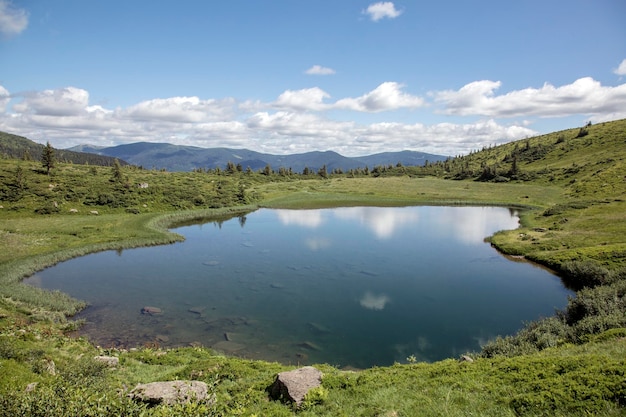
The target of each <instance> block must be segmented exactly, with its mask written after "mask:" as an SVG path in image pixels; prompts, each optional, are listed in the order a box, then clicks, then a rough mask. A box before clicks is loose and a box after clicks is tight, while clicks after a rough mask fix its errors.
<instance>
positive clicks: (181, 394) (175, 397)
mask: <svg viewBox="0 0 626 417" xmlns="http://www.w3.org/2000/svg"><path fill="white" fill-rule="evenodd" d="M128 396H129V397H130V398H132V399H133V400H135V401H140V402H144V403H148V404H167V405H174V404H180V403H187V402H191V401H196V402H199V401H205V400H207V399H209V388H208V386H207V384H205V383H204V382H202V381H167V382H151V383H149V384H139V385H137V386H136V387H135V388H134V389H133V390H132V391H131V392H130V394H128Z"/></svg>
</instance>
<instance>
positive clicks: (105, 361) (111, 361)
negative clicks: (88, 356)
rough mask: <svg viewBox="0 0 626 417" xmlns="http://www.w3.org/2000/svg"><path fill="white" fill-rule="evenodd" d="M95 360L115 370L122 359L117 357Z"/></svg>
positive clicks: (101, 357)
mask: <svg viewBox="0 0 626 417" xmlns="http://www.w3.org/2000/svg"><path fill="white" fill-rule="evenodd" d="M94 359H95V360H96V361H97V362H101V363H103V364H105V365H107V366H110V367H111V368H114V367H116V366H118V365H119V364H120V358H118V357H115V356H96V357H94Z"/></svg>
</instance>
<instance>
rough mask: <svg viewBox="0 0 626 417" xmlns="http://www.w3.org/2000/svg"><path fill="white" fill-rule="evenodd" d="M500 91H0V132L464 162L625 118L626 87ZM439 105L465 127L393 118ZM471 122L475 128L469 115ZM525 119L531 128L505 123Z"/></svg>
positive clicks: (589, 84)
mask: <svg viewBox="0 0 626 417" xmlns="http://www.w3.org/2000/svg"><path fill="white" fill-rule="evenodd" d="M499 88H501V83H500V82H498V81H489V80H483V81H476V82H473V83H469V84H467V85H466V86H464V87H462V88H461V89H459V90H454V91H441V92H433V93H430V94H429V95H428V96H426V98H421V97H417V96H413V95H411V94H408V93H406V92H404V91H403V87H402V85H401V84H398V83H395V82H385V83H383V84H381V85H380V86H378V87H377V88H376V89H374V90H372V91H370V92H367V93H365V94H363V95H362V96H360V97H356V98H354V97H347V98H341V99H339V100H336V101H334V102H333V101H331V96H330V94H329V93H327V92H326V91H324V90H322V89H320V88H318V87H313V88H308V89H302V90H287V91H285V92H284V93H282V94H281V95H280V96H279V97H278V98H277V99H276V100H275V101H272V102H261V101H243V102H239V101H237V100H235V99H232V98H223V99H202V98H199V97H170V98H158V99H153V100H146V101H142V102H139V103H137V104H134V105H131V106H128V107H124V108H107V107H106V106H103V105H98V104H95V103H90V95H89V92H88V91H86V90H84V89H81V88H78V87H65V88H59V89H55V90H43V91H35V92H26V93H23V92H22V93H15V94H12V93H11V92H9V91H8V90H7V89H6V88H5V87H4V86H0V131H7V132H11V133H15V134H18V135H22V136H26V137H29V138H31V139H34V140H38V141H43V142H45V141H46V140H51V143H53V145H54V146H57V147H69V146H73V145H77V144H81V143H91V144H96V145H104V146H112V145H117V144H122V143H130V142H139V141H147V142H165V141H167V142H171V143H174V144H179V145H196V146H202V147H223V146H226V147H233V148H248V149H253V150H256V151H259V152H267V153H274V154H287V153H290V154H293V153H303V152H308V151H313V150H333V151H336V152H338V153H340V154H342V155H346V156H359V155H369V154H373V153H378V152H386V151H401V150H418V151H423V152H429V153H434V154H442V155H460V154H465V153H468V152H470V151H472V150H476V149H481V148H482V147H485V146H489V145H493V144H500V143H505V142H509V141H512V140H517V139H523V138H525V137H530V136H533V135H536V134H538V133H539V132H537V131H536V130H533V129H532V120H533V117H534V118H536V117H558V116H559V115H564V116H572V115H577V114H581V115H583V114H584V115H585V116H586V117H589V116H590V119H591V120H592V121H593V122H594V123H596V122H601V121H608V120H616V119H619V118H626V110H625V109H626V84H624V85H618V86H615V87H608V86H602V85H601V84H600V83H599V82H597V81H594V80H593V79H591V78H581V79H580V80H577V81H576V82H574V83H572V84H569V85H565V86H561V87H554V86H552V85H550V84H545V85H544V86H543V87H541V88H527V89H523V90H517V91H511V92H508V93H506V94H502V95H497V94H496V91H497V90H498V89H499ZM427 99H428V100H429V101H427ZM432 104H434V105H436V106H438V108H439V109H441V112H442V113H448V114H449V115H454V116H456V115H461V116H463V117H466V119H459V118H458V117H456V118H454V119H453V118H450V119H451V120H447V121H444V122H438V123H430V124H424V123H412V122H409V123H407V122H406V121H399V120H400V119H396V118H395V117H396V115H395V113H393V111H394V110H399V109H414V108H421V107H426V106H427V105H432ZM436 108H437V107H436ZM346 110H348V111H358V112H363V113H375V112H379V113H380V112H383V111H387V112H388V113H386V114H384V116H382V115H381V116H377V119H378V120H377V121H370V122H367V121H366V119H365V118H364V117H365V116H364V115H359V116H358V118H355V119H349V118H346V117H350V113H349V112H346ZM474 115H478V120H471V119H470V118H469V117H468V116H474ZM520 116H521V117H523V119H524V120H516V119H512V120H509V121H508V122H504V121H503V120H501V119H500V118H509V117H516V118H517V117H520ZM382 117H384V118H386V119H387V120H382V121H381V120H380V119H381V118H382ZM403 117H404V116H403ZM416 117H421V114H420V115H418V116H416ZM440 117H445V116H440ZM357 120H358V121H357ZM507 120H508V119H507ZM529 120H530V124H529V123H528V121H529ZM587 120H589V119H587Z"/></svg>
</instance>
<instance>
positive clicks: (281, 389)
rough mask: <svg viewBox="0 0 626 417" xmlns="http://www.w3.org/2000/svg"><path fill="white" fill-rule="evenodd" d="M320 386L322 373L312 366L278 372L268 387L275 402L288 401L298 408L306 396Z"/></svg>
mask: <svg viewBox="0 0 626 417" xmlns="http://www.w3.org/2000/svg"><path fill="white" fill-rule="evenodd" d="M320 385H322V372H321V371H320V370H319V369H316V368H314V367H312V366H305V367H303V368H299V369H296V370H293V371H287V372H280V373H279V374H278V375H277V376H276V380H275V381H274V383H273V384H272V385H271V386H270V388H269V391H270V396H271V397H272V398H273V399H275V400H283V401H290V402H292V403H295V404H296V405H297V406H299V405H300V404H301V403H302V401H303V400H304V397H305V396H306V394H307V393H308V392H309V391H310V390H312V389H313V388H317V387H319V386H320Z"/></svg>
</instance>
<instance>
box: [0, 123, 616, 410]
mask: <svg viewBox="0 0 626 417" xmlns="http://www.w3.org/2000/svg"><path fill="white" fill-rule="evenodd" d="M578 132H579V129H578V128H576V129H572V130H567V131H563V132H556V133H553V134H550V135H544V136H540V137H536V138H530V139H528V140H524V141H520V142H519V143H517V144H515V143H512V144H507V145H502V146H498V147H494V148H490V149H486V150H485V151H483V152H477V153H473V154H471V155H469V156H467V157H463V158H458V159H454V160H452V161H448V163H447V164H446V165H444V164H443V163H442V164H434V165H432V166H429V167H425V168H413V167H403V168H392V169H389V170H386V171H381V174H380V176H379V177H373V176H371V175H370V176H361V177H358V178H348V175H331V176H330V178H329V179H321V178H319V177H308V178H307V177H302V176H292V177H285V176H280V175H269V176H265V175H260V174H256V173H254V174H244V173H241V174H234V175H216V174H207V173H201V172H194V173H167V172H157V171H148V170H141V169H137V168H132V167H124V168H123V169H122V174H123V181H122V182H119V181H113V180H112V177H113V173H112V168H110V167H94V166H86V165H73V164H58V166H57V168H55V169H54V170H53V172H52V175H51V176H50V177H48V176H47V175H45V174H42V173H41V172H40V171H41V164H39V163H37V162H29V161H18V160H15V159H0V205H2V206H3V208H1V209H0V416H3V415H7V416H8V415H10V416H19V415H24V416H26V415H28V416H37V415H41V416H44V415H46V416H48V415H61V416H70V415H129V416H135V415H136V416H140V415H141V416H161V415H162V416H165V415H247V416H252V415H272V416H283V415H284V416H287V415H294V414H298V415H303V416H413V415H424V416H430V415H432V416H435V415H437V416H461V415H463V416H466V415H481V416H509V415H510V416H515V415H522V416H536V415H546V416H548V415H549V416H570V415H573V416H577V415H580V416H582V415H600V416H617V415H625V414H626V411H625V410H626V376H625V375H624V373H625V371H626V364H625V363H624V361H625V359H624V358H626V329H625V328H626V294H625V293H626V284H625V280H626V206H625V205H626V201H625V200H626V199H625V198H624V195H626V164H625V163H624V161H625V158H626V121H624V120H621V121H616V122H612V123H605V124H601V125H595V126H590V127H588V135H586V136H583V137H576V136H577V134H578ZM516 149H517V150H516ZM512 154H515V155H516V158H517V164H518V168H519V172H518V173H517V175H514V176H509V177H506V176H502V175H501V174H506V171H507V170H509V169H510V165H511V162H510V156H511V155H512ZM483 167H492V168H493V167H495V168H494V169H495V170H496V172H497V173H498V175H499V176H498V177H495V178H493V181H491V182H483V181H475V180H474V179H476V178H478V177H480V175H481V169H483ZM490 169H491V168H490ZM468 172H472V175H470V176H467V173H468ZM459 177H465V178H467V179H465V180H462V181H459V180H451V178H459ZM141 183H148V184H149V187H148V188H139V187H138V184H141ZM55 203H56V204H55ZM419 204H438V205H460V204H465V205H502V206H509V207H517V208H520V209H521V210H522V211H521V227H520V228H519V229H517V230H514V231H505V232H499V233H496V234H495V235H494V236H492V237H491V238H490V241H491V242H492V244H493V245H495V246H496V247H497V248H498V249H500V250H501V251H503V252H504V253H507V254H511V255H516V256H522V257H525V258H527V259H530V260H533V261H536V262H539V263H542V264H544V265H546V266H549V267H551V268H553V269H555V270H558V271H561V272H562V273H564V274H573V276H572V277H570V278H571V279H572V281H571V282H575V283H577V285H580V286H581V288H582V287H584V288H582V289H581V290H580V291H578V292H577V296H576V298H574V299H572V300H571V301H570V304H569V305H568V307H567V308H566V310H565V311H563V312H560V313H559V314H557V315H556V316H554V317H552V318H548V319H546V320H544V321H540V322H538V323H530V324H529V325H528V326H526V327H525V328H524V329H523V330H522V331H521V332H520V333H519V334H518V335H516V336H513V337H509V338H504V339H498V340H496V341H493V342H492V344H491V345H488V346H487V347H486V349H487V350H486V351H484V352H482V354H476V355H474V359H475V360H474V362H472V363H467V362H458V361H457V360H454V359H450V360H445V361H440V362H437V363H433V364H426V363H418V364H403V365H400V364H397V365H394V366H390V367H384V368H372V369H367V370H360V371H348V370H340V369H336V368H334V367H332V366H329V365H318V366H319V367H320V369H321V370H322V371H323V372H324V375H325V376H324V378H323V385H322V390H320V391H319V392H318V393H317V397H316V398H310V399H309V401H307V402H306V405H305V407H304V409H301V410H298V411H297V412H296V411H295V410H294V409H293V408H291V407H290V406H288V405H285V404H282V403H279V402H274V401H268V398H267V392H266V388H267V387H268V386H269V385H270V384H271V383H272V381H273V379H274V377H275V375H276V373H277V372H280V371H283V370H287V369H290V368H289V367H286V366H284V365H280V364H276V363H268V362H264V361H249V360H245V359H240V358H234V357H225V356H222V355H218V354H216V353H215V352H212V351H210V350H208V349H204V348H201V347H200V348H180V349H172V350H167V351H161V350H158V349H154V348H147V347H146V348H139V349H138V350H134V351H109V350H102V349H99V348H97V347H94V346H93V345H91V344H90V343H89V342H88V341H86V340H84V339H82V338H73V337H70V336H69V335H70V334H71V333H72V331H73V330H74V329H75V328H76V326H77V325H78V323H73V322H72V321H71V318H70V317H69V316H71V315H72V314H73V313H75V312H76V311H77V310H79V309H80V308H82V306H83V304H82V303H81V302H80V301H79V300H74V299H71V298H70V297H68V296H67V295H64V294H61V293H51V292H48V291H43V290H39V289H35V288H32V287H29V286H25V285H22V284H21V283H20V280H21V279H22V278H23V277H25V276H28V275H30V274H32V273H34V272H36V271H38V270H41V269H43V268H46V267H48V266H50V265H53V264H55V263H57V262H60V261H63V260H66V259H70V258H72V257H76V256H82V255H85V254H87V253H91V252H96V251H101V250H120V249H124V248H130V247H136V246H145V245H156V244H166V243H171V242H174V241H177V240H180V239H182V238H183V237H181V236H178V235H176V234H173V233H171V232H168V231H167V228H168V227H172V226H173V225H176V224H184V223H185V222H193V221H199V220H203V219H208V218H214V219H220V218H222V219H225V218H228V217H232V216H236V215H240V214H243V213H246V212H248V211H250V210H254V209H256V208H257V207H276V208H279V207H280V208H293V209H304V208H318V207H334V206H355V205H375V206H403V205H419ZM71 209H75V210H78V212H77V213H72V212H70V210H71ZM92 210H97V211H98V213H99V214H98V215H92V214H89V212H90V211H92ZM98 354H112V355H115V356H119V357H120V366H119V367H118V368H117V369H114V370H112V369H108V368H105V367H103V366H101V365H100V364H98V363H96V362H94V361H93V360H92V358H93V357H94V356H95V355H98ZM51 363H54V368H53V369H54V373H51ZM188 378H194V379H200V380H203V381H205V382H207V383H208V384H209V386H210V387H211V391H212V393H213V394H214V395H215V399H216V402H215V404H190V405H184V406H178V407H161V406H159V407H154V408H146V407H145V406H143V405H140V404H136V403H133V402H132V401H130V399H129V398H128V397H126V394H127V393H128V391H129V390H130V389H132V387H133V386H134V385H135V384H136V383H139V382H142V383H145V382H151V381H156V380H163V379H165V380H171V379H188ZM33 382H37V383H38V385H37V386H36V388H35V389H34V390H33V391H31V392H28V393H27V392H26V391H25V389H26V386H27V385H28V384H30V383H33Z"/></svg>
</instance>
